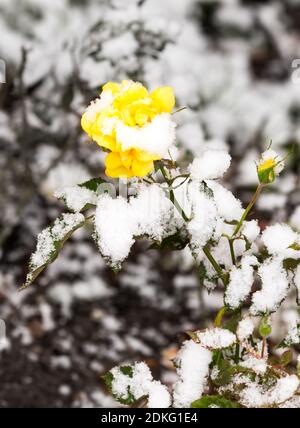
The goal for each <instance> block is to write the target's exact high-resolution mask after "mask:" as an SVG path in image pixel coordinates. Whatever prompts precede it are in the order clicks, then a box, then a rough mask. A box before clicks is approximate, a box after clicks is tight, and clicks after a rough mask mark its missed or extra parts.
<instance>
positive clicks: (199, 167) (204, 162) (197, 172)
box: [189, 150, 231, 181]
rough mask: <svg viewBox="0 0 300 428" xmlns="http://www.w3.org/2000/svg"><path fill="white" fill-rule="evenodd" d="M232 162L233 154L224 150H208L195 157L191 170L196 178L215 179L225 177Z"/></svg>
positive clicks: (200, 179)
mask: <svg viewBox="0 0 300 428" xmlns="http://www.w3.org/2000/svg"><path fill="white" fill-rule="evenodd" d="M230 163H231V156H230V155H229V154H228V153H227V152H225V151H224V150H206V151H204V152H203V153H202V154H201V156H199V157H198V158H196V159H194V161H193V163H192V164H191V165H190V167H189V170H190V173H191V177H192V179H194V180H199V181H203V180H213V179H217V178H221V177H223V175H224V174H225V172H226V171H227V170H228V168H229V166H230Z"/></svg>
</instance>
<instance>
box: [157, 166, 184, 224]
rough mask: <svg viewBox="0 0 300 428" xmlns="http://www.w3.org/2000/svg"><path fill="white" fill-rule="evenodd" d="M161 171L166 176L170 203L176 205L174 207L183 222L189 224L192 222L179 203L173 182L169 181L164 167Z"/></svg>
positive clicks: (161, 167) (160, 167)
mask: <svg viewBox="0 0 300 428" xmlns="http://www.w3.org/2000/svg"><path fill="white" fill-rule="evenodd" d="M159 169H160V170H161V173H162V175H163V176H164V179H165V180H166V183H167V184H168V186H169V195H170V201H171V202H172V204H173V205H174V207H175V208H176V209H177V211H178V212H179V214H180V215H181V216H182V218H183V220H184V221H186V222H188V221H190V219H189V218H188V216H187V215H186V213H185V212H184V211H183V209H182V208H181V206H180V204H179V202H178V201H177V199H176V197H175V194H174V191H173V189H172V180H171V179H169V177H168V176H167V173H166V170H165V168H164V167H163V165H160V166H159Z"/></svg>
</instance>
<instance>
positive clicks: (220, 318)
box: [214, 306, 227, 327]
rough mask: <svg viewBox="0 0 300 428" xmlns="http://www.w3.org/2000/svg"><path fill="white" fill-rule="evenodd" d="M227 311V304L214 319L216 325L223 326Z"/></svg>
mask: <svg viewBox="0 0 300 428" xmlns="http://www.w3.org/2000/svg"><path fill="white" fill-rule="evenodd" d="M226 312H227V306H223V308H221V309H220V310H219V312H218V314H217V316H216V318H215V321H214V326H215V327H221V326H222V321H223V317H224V315H225V313H226Z"/></svg>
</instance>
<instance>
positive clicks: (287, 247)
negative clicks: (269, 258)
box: [262, 223, 300, 258]
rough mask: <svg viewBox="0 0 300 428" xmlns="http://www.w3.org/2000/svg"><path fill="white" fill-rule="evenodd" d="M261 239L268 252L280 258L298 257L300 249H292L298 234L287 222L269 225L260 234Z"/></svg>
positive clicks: (299, 256)
mask: <svg viewBox="0 0 300 428" xmlns="http://www.w3.org/2000/svg"><path fill="white" fill-rule="evenodd" d="M262 241H263V243H264V244H265V246H266V247H267V250H268V252H269V254H271V255H273V256H278V257H282V258H300V251H299V250H298V251H297V250H295V249H293V248H292V247H293V245H294V244H297V243H298V242H299V234H298V233H297V232H295V231H293V230H292V229H291V228H290V227H289V226H288V225H287V224H279V223H278V224H275V225H273V226H269V227H267V228H266V230H265V231H264V232H263V234H262Z"/></svg>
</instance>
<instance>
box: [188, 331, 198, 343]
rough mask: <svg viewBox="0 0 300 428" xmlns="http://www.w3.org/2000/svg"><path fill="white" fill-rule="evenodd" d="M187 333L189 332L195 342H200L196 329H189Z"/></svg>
mask: <svg viewBox="0 0 300 428" xmlns="http://www.w3.org/2000/svg"><path fill="white" fill-rule="evenodd" d="M186 334H187V335H188V336H189V337H190V338H191V339H193V340H194V341H195V342H198V341H199V339H198V335H197V333H196V332H195V331H187V332H186Z"/></svg>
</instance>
